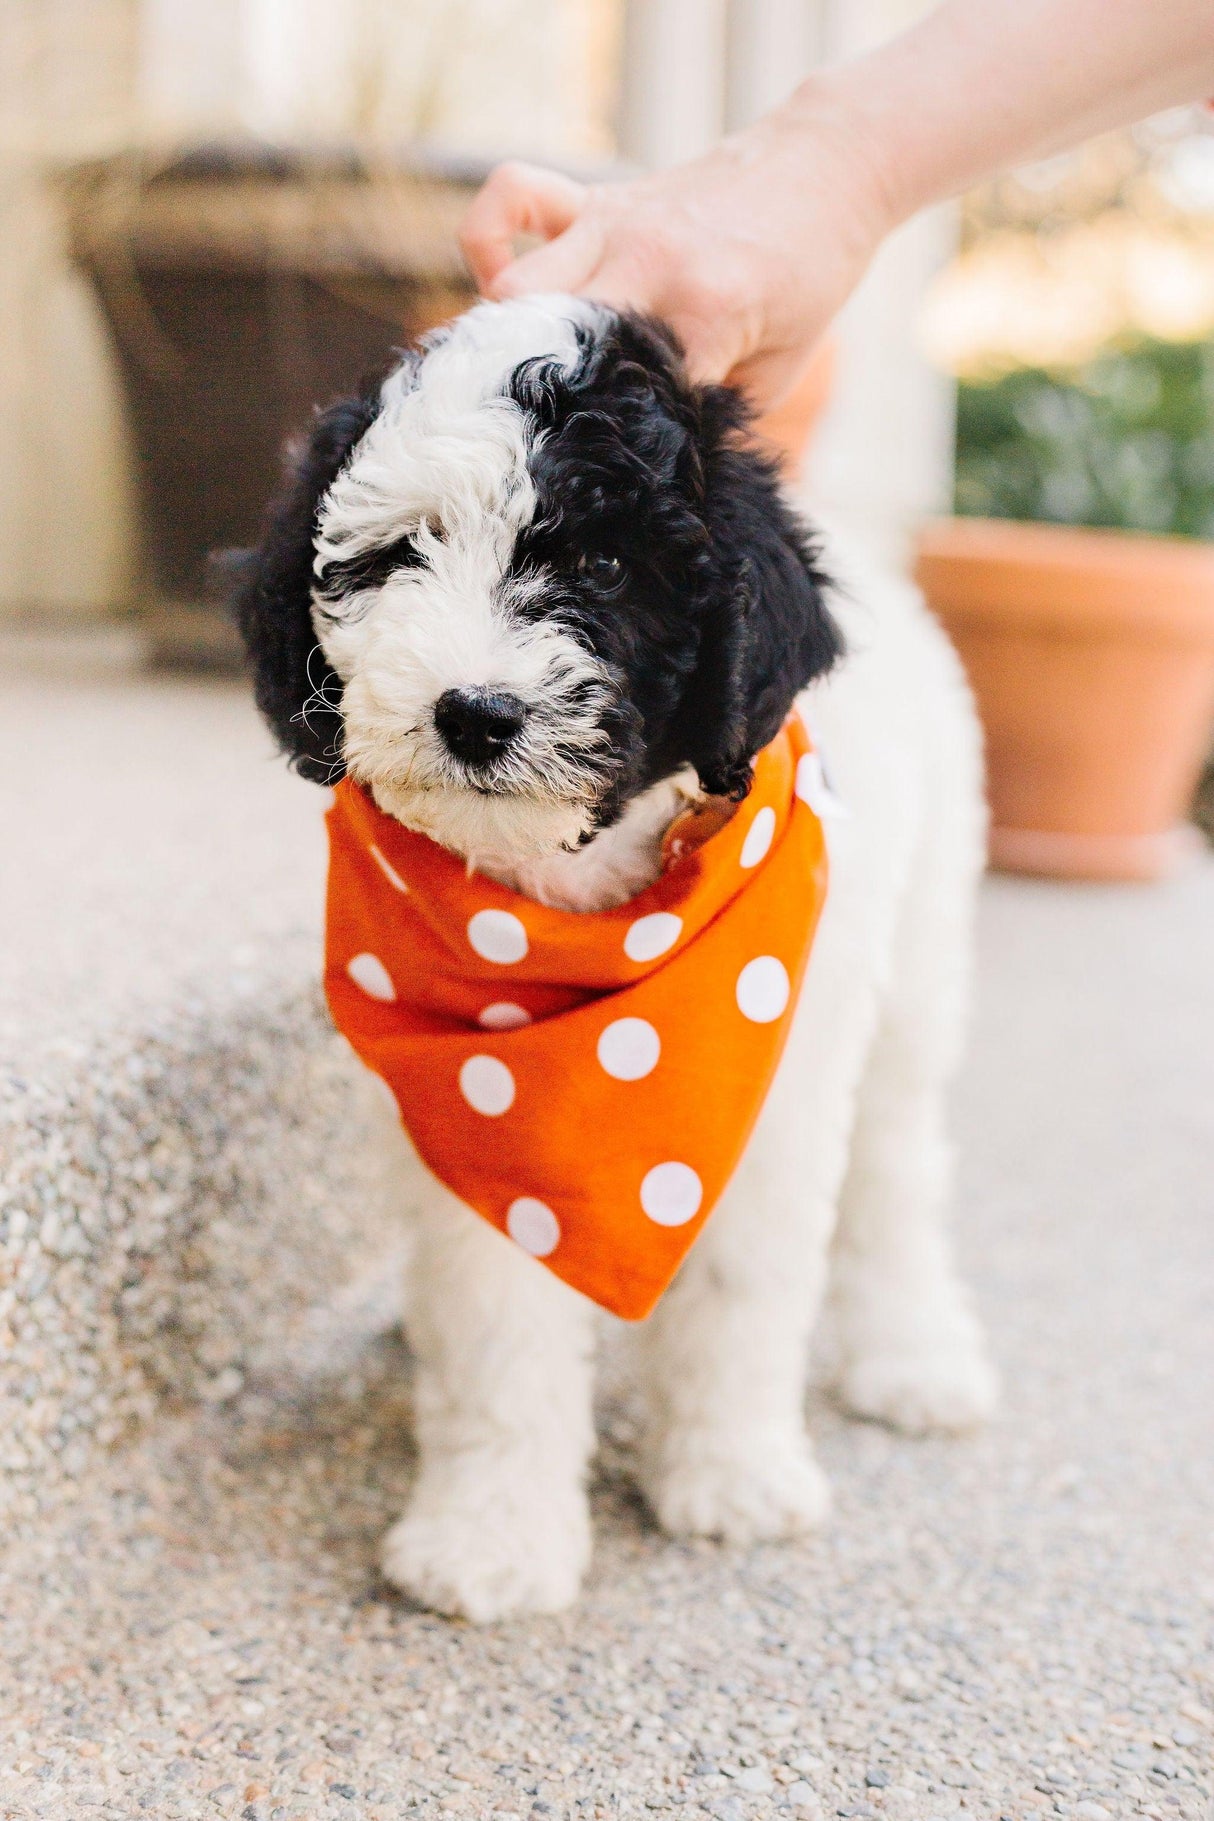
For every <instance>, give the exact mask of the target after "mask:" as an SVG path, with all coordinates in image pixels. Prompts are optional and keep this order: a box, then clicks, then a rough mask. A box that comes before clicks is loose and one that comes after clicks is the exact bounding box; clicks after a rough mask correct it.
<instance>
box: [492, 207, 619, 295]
mask: <svg viewBox="0 0 1214 1821" xmlns="http://www.w3.org/2000/svg"><path fill="white" fill-rule="evenodd" d="M602 250H603V230H602V227H601V226H600V225H599V224H597V223H595V222H592V221H585V220H579V221H575V222H574V224H573V226H572V227H571V228H569V229H568V230H567V231H566V232H565V233H564V234H561V235H559V236H558V237H557V239H555V240H552V241H549V243H548V245H547V246H546V247H536V248H535V250H534V252H531V253H524V254H523V255H522V257H521V258H519V259H516V260H514V261H512V263H511V264H510V265H508V266H506V267H504V268H503V270H502V271H500V272H499V273H498V275H497V277H496V278H495V279H493V281H492V282H491V283H490V284H489V285H488V286H487V287H486V289H487V293H488V295H489V296H490V297H498V298H504V297H524V296H526V295H527V294H528V293H531V292H537V291H585V290H586V289H587V286H588V282H589V281H590V279H591V278H592V276H593V274H594V271H595V268H596V266H597V265H598V263H599V258H600V256H601V254H602Z"/></svg>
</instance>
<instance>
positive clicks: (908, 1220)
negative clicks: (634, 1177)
mask: <svg viewBox="0 0 1214 1821" xmlns="http://www.w3.org/2000/svg"><path fill="white" fill-rule="evenodd" d="M950 853H951V855H952V858H951V861H950V859H949V856H950ZM935 858H936V865H935V867H934V868H932V867H930V866H928V867H925V868H924V869H923V870H922V871H921V872H920V874H919V877H918V879H917V881H916V887H915V890H914V893H913V895H912V897H911V899H910V900H909V902H908V903H907V904H906V905H905V906H904V908H903V914H902V921H901V928H900V929H899V932H898V937H897V943H896V948H895V966H894V970H893V974H892V978H891V981H890V984H889V987H888V989H887V992H886V996H885V1003H884V1006H883V1008H882V1014H881V1020H880V1023H879V1026H878V1029H877V1032H876V1036H875V1039H874V1042H873V1045H872V1048H871V1050H870V1053H869V1057H868V1060H867V1063H866V1066H865V1072H864V1078H863V1081H862V1083H861V1088H860V1098H859V1104H858V1108H857V1118H856V1127H855V1133H854V1137H853V1142H852V1154H851V1162H850V1166H849V1169H848V1174H847V1179H846V1182H845V1185H844V1189H843V1194H842V1197H841V1200H840V1209H839V1227H838V1232H837V1235H836V1240H835V1251H834V1258H833V1280H832V1302H833V1304H834V1307H835V1310H836V1312H837V1316H838V1338H839V1346H840V1353H839V1375H838V1389H839V1393H840V1396H841V1398H842V1400H843V1402H844V1403H845V1404H847V1405H848V1407H849V1408H850V1409H852V1410H854V1411H855V1412H856V1413H857V1415H860V1416H868V1417H876V1418H879V1419H881V1420H883V1421H885V1422H889V1423H893V1424H894V1425H896V1426H897V1427H898V1428H899V1429H905V1430H907V1431H909V1432H911V1433H920V1432H922V1431H924V1430H928V1429H965V1428H969V1427H970V1426H972V1425H973V1424H975V1423H978V1422H980V1421H981V1420H982V1419H983V1418H984V1417H986V1416H988V1415H989V1414H990V1412H991V1410H992V1408H993V1406H994V1403H995V1398H996V1393H997V1379H996V1375H995V1372H994V1370H993V1368H992V1366H991V1364H990V1362H989V1360H988V1359H987V1356H986V1352H985V1349H984V1346H983V1340H982V1333H981V1330H980V1328H979V1325H978V1322H977V1319H976V1318H975V1316H974V1314H973V1312H972V1310H971V1308H970V1303H969V1298H968V1296H967V1294H966V1291H965V1289H964V1287H963V1286H962V1284H961V1283H960V1281H959V1279H958V1277H957V1275H956V1271H955V1269H954V1266H953V1261H952V1255H951V1248H950V1246H949V1241H948V1235H947V1231H946V1227H945V1216H946V1212H947V1204H948V1198H949V1187H950V1178H951V1174H952V1154H951V1148H950V1145H949V1142H948V1137H947V1133H946V1129H945V1096H946V1089H947V1085H948V1082H949V1079H950V1077H951V1075H952V1073H953V1070H954V1068H955V1065H956V1061H957V1058H958V1056H959V1054H960V1049H961V1039H962V1032H963V1027H964V1013H965V1002H966V998H967V993H968V973H969V970H968V957H969V952H970V947H971V941H972V936H971V929H970V889H969V886H970V881H969V880H968V879H966V878H964V877H962V876H961V873H960V870H959V865H960V863H959V861H958V858H957V847H956V845H955V844H954V845H953V846H952V847H951V848H947V849H945V851H944V852H942V853H939V854H937V855H936V856H935Z"/></svg>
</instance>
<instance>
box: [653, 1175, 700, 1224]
mask: <svg viewBox="0 0 1214 1821" xmlns="http://www.w3.org/2000/svg"><path fill="white" fill-rule="evenodd" d="M703 1199H704V1185H703V1183H702V1182H701V1181H700V1179H699V1177H698V1176H697V1175H696V1173H695V1171H694V1170H693V1169H692V1168H691V1166H690V1165H689V1164H685V1163H659V1164H655V1165H654V1167H653V1169H652V1170H650V1171H649V1173H648V1174H647V1176H646V1177H645V1180H644V1182H642V1184H641V1206H642V1207H643V1208H644V1210H645V1212H646V1214H648V1216H649V1218H650V1220H652V1221H653V1222H654V1224H655V1225H656V1226H659V1227H683V1226H686V1224H687V1222H688V1221H689V1220H691V1219H692V1218H693V1217H694V1216H695V1215H696V1214H698V1213H699V1211H700V1203H701V1202H702V1201H703Z"/></svg>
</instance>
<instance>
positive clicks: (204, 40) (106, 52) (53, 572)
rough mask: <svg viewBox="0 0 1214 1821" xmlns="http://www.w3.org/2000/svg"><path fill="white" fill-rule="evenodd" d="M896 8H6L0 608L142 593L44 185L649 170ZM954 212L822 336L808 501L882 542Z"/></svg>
mask: <svg viewBox="0 0 1214 1821" xmlns="http://www.w3.org/2000/svg"><path fill="white" fill-rule="evenodd" d="M914 10H915V7H914V6H913V5H912V4H910V3H909V0H207V4H206V5H200V4H198V0H0V234H2V235H3V245H4V247H5V249H6V257H5V259H4V261H3V262H2V263H0V613H7V614H10V615H12V614H28V613H31V612H32V613H35V614H48V613H49V614H52V615H55V614H58V615H67V614H72V615H77V616H80V615H88V614H93V613H99V612H102V613H104V612H109V611H113V610H116V609H117V610H122V609H124V608H125V607H127V606H129V605H130V604H131V603H132V601H133V600H134V599H135V598H136V597H137V594H138V576H139V548H138V545H139V535H138V523H137V519H138V514H137V512H136V509H135V504H134V487H133V481H132V468H131V448H130V433H129V426H128V424H127V422H126V421H125V416H124V408H123V402H122V390H121V387H120V385H119V384H118V382H117V380H116V377H115V372H114V366H113V361H112V357H111V353H110V349H109V346H108V341H107V336H106V332H105V330H104V328H103V326H102V323H101V319H100V316H99V313H98V310H97V307H96V304H95V302H94V300H93V298H92V296H91V295H90V291H89V288H88V286H87V285H86V283H85V281H84V280H83V279H82V278H81V277H80V276H79V275H78V274H77V273H76V272H75V271H74V270H73V267H72V264H71V262H70V260H69V258H68V256H67V252H66V238H65V231H64V225H63V219H62V210H61V207H60V202H59V193H58V190H57V187H56V174H57V173H58V172H59V171H60V170H61V169H62V168H63V167H64V166H66V165H69V164H72V163H74V162H77V161H79V160H81V159H85V158H90V157H94V156H104V155H107V154H110V153H114V152H117V151H120V150H129V149H131V148H133V147H135V148H137V147H143V148H147V149H150V150H151V152H152V154H153V156H157V155H159V154H160V153H161V152H162V151H164V150H166V149H168V148H172V147H178V146H183V145H191V144H197V143H200V142H206V141H214V140H216V139H226V140H231V139H238V140H241V139H248V138H250V137H252V138H257V139H261V140H265V141H269V142H274V143H285V144H291V145H329V146H332V145H343V144H351V143H353V144H356V145H358V146H360V147H363V148H376V147H378V148H392V149H397V148H400V147H402V146H405V145H420V146H423V147H427V148H430V149H432V150H436V151H440V152H443V153H447V154H456V155H460V156H465V157H471V158H477V157H479V158H482V159H486V160H491V159H492V158H494V157H496V156H499V155H504V154H511V153H514V154H517V153H522V154H525V155H531V156H534V157H539V158H547V159H550V160H553V161H556V162H560V163H562V164H566V165H571V166H573V167H574V168H577V167H579V166H580V165H590V166H599V167H601V166H603V165H604V164H606V163H609V162H610V161H613V160H617V159H618V160H623V161H626V162H629V163H635V164H641V165H660V164H663V163H667V162H671V161H673V160H675V159H678V158H680V157H684V156H687V155H690V154H691V153H694V152H695V151H697V150H699V149H701V148H702V147H704V146H706V145H709V144H711V143H712V141H713V140H714V139H715V138H717V137H718V136H719V135H720V134H721V133H722V132H723V131H725V130H727V129H728V128H729V127H732V126H735V125H740V124H743V123H744V122H745V121H747V120H749V119H751V118H753V116H754V115H755V114H756V113H758V112H760V111H761V110H762V109H763V108H765V107H767V106H769V105H771V104H772V103H773V102H775V101H777V100H778V99H779V98H780V97H781V96H782V95H783V94H785V93H786V92H787V91H788V89H789V88H790V87H791V86H792V85H793V84H794V82H795V81H796V80H797V78H798V77H799V76H800V75H801V73H802V72H804V71H805V70H807V69H808V68H809V67H810V66H811V65H812V64H813V63H814V62H815V61H818V60H821V59H823V58H825V57H828V56H834V55H837V54H840V53H841V52H844V51H847V50H850V49H855V48H858V47H859V46H861V45H863V44H865V43H868V42H871V41H872V40H873V39H875V38H877V37H880V36H881V35H882V34H885V33H888V32H890V31H892V30H893V29H895V28H896V27H897V26H898V25H900V24H901V23H903V22H904V20H905V19H906V18H907V17H909V16H910V14H911V13H912V12H913V11H914ZM952 236H953V225H952V215H951V212H948V211H945V212H943V213H942V214H940V215H938V216H937V217H935V218H929V219H925V220H924V221H921V222H918V223H916V224H914V225H913V226H912V227H910V228H909V229H907V230H905V231H904V232H903V233H902V234H901V235H900V236H898V237H897V238H896V240H895V241H894V242H893V243H891V245H890V246H889V247H888V248H887V249H886V251H885V253H884V254H883V255H882V257H881V259H880V261H879V262H878V266H877V268H876V269H875V270H874V272H873V274H872V275H871V277H870V279H869V280H868V282H867V283H866V285H865V286H864V288H863V291H862V292H861V294H860V295H859V296H858V297H857V298H856V299H855V301H854V303H853V304H852V306H851V307H850V309H849V311H848V312H847V315H846V317H845V319H844V321H843V323H842V325H841V331H840V334H841V347H842V357H841V362H840V371H839V381H838V386H837V393H836V398H835V403H834V406H833V408H832V410H831V413H830V417H829V421H828V423H827V425H826V427H825V431H824V434H823V435H822V437H821V438H820V441H819V444H818V448H817V455H816V459H815V473H814V479H815V484H816V487H817V490H818V491H819V493H820V494H822V495H825V496H826V498H827V499H828V501H829V502H830V503H832V504H833V505H835V506H836V507H837V508H838V509H841V510H842V511H844V512H845V513H849V514H852V515H858V516H860V517H861V518H862V519H863V521H864V522H865V523H866V525H867V526H868V527H869V528H870V529H871V531H872V532H873V534H874V535H875V536H877V537H879V538H880V539H882V540H883V541H885V542H886V543H888V544H889V545H890V547H891V548H897V547H898V546H899V544H900V543H901V542H902V541H904V537H905V533H906V531H907V528H908V527H909V526H910V524H911V523H913V521H914V520H915V519H916V518H917V517H918V516H920V515H921V514H922V512H923V511H925V510H929V509H931V508H934V507H939V506H942V505H944V504H945V503H946V501H947V498H948V495H949V489H950V486H951V446H952V442H951V425H952V418H951V383H950V381H949V380H948V379H946V378H944V377H942V376H941V374H940V373H939V372H938V371H936V370H935V369H934V368H933V367H931V366H930V365H929V364H928V362H927V361H926V360H925V359H924V358H923V356H922V354H921V353H920V352H919V348H918V342H917V309H916V300H917V298H918V297H919V296H921V294H922V293H923V291H924V288H925V286H926V284H927V282H928V281H929V279H930V277H931V275H932V274H933V272H934V271H935V270H936V268H937V267H938V266H939V264H940V262H941V260H942V258H944V257H945V256H946V255H947V253H948V251H949V250H950V247H951V244H952Z"/></svg>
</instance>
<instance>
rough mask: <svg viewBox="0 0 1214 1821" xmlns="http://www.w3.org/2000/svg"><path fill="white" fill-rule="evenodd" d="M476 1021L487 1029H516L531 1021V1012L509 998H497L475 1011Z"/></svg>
mask: <svg viewBox="0 0 1214 1821" xmlns="http://www.w3.org/2000/svg"><path fill="white" fill-rule="evenodd" d="M476 1022H477V1023H478V1024H479V1025H483V1027H484V1028H485V1030H487V1031H517V1030H519V1029H521V1028H522V1026H523V1025H524V1024H530V1023H531V1013H530V1012H529V1011H527V1009H526V1007H525V1006H521V1005H515V1004H513V1002H512V1001H511V1000H509V999H497V1000H495V1001H494V1003H493V1004H492V1005H487V1006H486V1007H485V1009H484V1011H483V1012H478V1013H477V1015H476Z"/></svg>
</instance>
